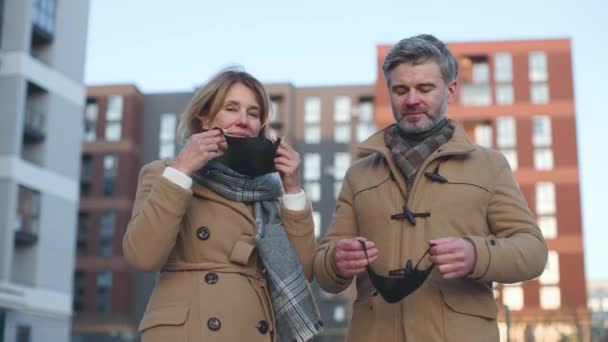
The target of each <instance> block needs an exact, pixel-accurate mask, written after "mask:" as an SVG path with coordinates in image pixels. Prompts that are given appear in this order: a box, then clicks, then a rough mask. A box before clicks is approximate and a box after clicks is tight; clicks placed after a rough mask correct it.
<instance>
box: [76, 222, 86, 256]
mask: <svg viewBox="0 0 608 342" xmlns="http://www.w3.org/2000/svg"><path fill="white" fill-rule="evenodd" d="M88 231H89V214H88V213H83V212H80V213H78V233H77V234H78V236H77V237H76V255H77V256H84V255H86V254H87V240H88Z"/></svg>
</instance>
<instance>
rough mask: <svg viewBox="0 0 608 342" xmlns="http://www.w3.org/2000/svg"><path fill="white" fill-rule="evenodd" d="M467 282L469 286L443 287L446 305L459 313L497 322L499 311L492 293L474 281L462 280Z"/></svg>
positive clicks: (442, 291)
mask: <svg viewBox="0 0 608 342" xmlns="http://www.w3.org/2000/svg"><path fill="white" fill-rule="evenodd" d="M465 281H466V282H467V283H468V284H467V285H468V286H449V285H446V286H441V288H440V289H441V295H442V297H443V301H444V302H445V304H446V305H447V306H448V307H449V308H450V309H451V310H452V311H454V312H457V313H461V314H466V315H471V316H477V317H482V318H486V319H490V320H495V319H496V316H497V313H498V309H497V307H496V302H495V301H494V298H493V297H492V292H491V291H489V290H487V289H486V288H485V286H484V285H482V284H478V283H475V282H474V281H472V280H460V282H465Z"/></svg>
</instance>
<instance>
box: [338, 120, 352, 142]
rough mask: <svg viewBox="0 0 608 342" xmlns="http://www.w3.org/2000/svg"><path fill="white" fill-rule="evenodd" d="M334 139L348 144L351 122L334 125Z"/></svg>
mask: <svg viewBox="0 0 608 342" xmlns="http://www.w3.org/2000/svg"><path fill="white" fill-rule="evenodd" d="M334 141H335V142H336V143H341V144H348V143H349V142H350V125H349V124H346V125H336V126H334Z"/></svg>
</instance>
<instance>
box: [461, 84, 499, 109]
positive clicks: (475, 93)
mask: <svg viewBox="0 0 608 342" xmlns="http://www.w3.org/2000/svg"><path fill="white" fill-rule="evenodd" d="M460 102H461V103H462V105H464V106H489V105H491V104H492V93H491V91H490V87H489V86H487V85H486V84H463V85H462V87H461V88H460Z"/></svg>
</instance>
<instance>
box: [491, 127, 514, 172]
mask: <svg viewBox="0 0 608 342" xmlns="http://www.w3.org/2000/svg"><path fill="white" fill-rule="evenodd" d="M516 136H517V134H516V126H515V119H514V118H513V117H510V116H502V117H498V118H497V119H496V145H497V146H498V148H499V150H500V152H501V153H502V154H503V155H504V156H505V158H506V159H507V161H508V162H509V165H510V166H511V169H512V170H517V167H518V162H517V150H516V149H515V143H516Z"/></svg>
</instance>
